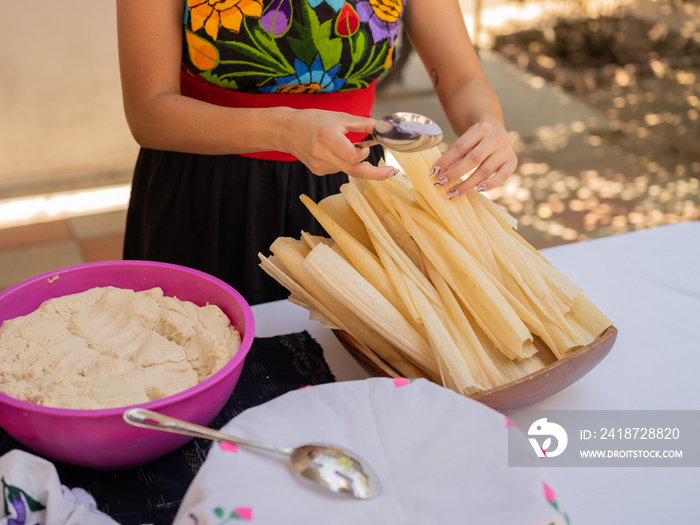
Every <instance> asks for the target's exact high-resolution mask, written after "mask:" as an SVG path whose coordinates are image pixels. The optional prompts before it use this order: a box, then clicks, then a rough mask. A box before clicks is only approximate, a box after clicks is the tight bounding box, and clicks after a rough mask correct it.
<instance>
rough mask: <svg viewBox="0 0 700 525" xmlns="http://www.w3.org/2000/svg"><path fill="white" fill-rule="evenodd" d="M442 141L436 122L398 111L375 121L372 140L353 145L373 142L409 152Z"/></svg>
mask: <svg viewBox="0 0 700 525" xmlns="http://www.w3.org/2000/svg"><path fill="white" fill-rule="evenodd" d="M440 142H442V130H441V129H440V126H438V125H437V123H436V122H434V121H433V120H431V119H429V118H428V117H425V116H423V115H419V114H417V113H408V112H399V113H392V114H391V115H387V116H386V117H383V118H381V119H379V120H378V121H377V123H376V124H375V126H374V130H373V131H372V140H363V141H361V142H357V143H355V146H357V147H360V148H366V147H368V146H372V145H374V144H381V145H382V146H384V147H386V148H388V149H390V150H394V151H402V152H406V153H411V152H415V151H423V150H426V149H430V148H432V147H433V146H437V145H438V144H440Z"/></svg>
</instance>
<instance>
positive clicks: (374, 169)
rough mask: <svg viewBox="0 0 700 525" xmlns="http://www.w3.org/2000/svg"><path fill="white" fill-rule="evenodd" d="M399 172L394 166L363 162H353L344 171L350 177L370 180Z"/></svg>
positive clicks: (391, 175) (386, 177) (387, 176)
mask: <svg viewBox="0 0 700 525" xmlns="http://www.w3.org/2000/svg"><path fill="white" fill-rule="evenodd" d="M398 172H399V170H397V169H396V168H392V167H391V166H382V167H378V166H374V165H372V164H368V163H366V162H363V163H361V164H354V165H353V166H351V167H350V168H349V169H348V170H346V171H345V173H347V174H348V175H349V176H350V177H355V178H358V179H371V180H384V179H388V178H389V177H393V176H394V175H396V174H397V173H398Z"/></svg>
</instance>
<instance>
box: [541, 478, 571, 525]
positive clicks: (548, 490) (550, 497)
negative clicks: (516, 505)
mask: <svg viewBox="0 0 700 525" xmlns="http://www.w3.org/2000/svg"><path fill="white" fill-rule="evenodd" d="M542 488H544V497H545V498H547V501H548V502H549V504H550V505H551V506H552V507H554V510H556V511H557V512H558V513H559V515H560V516H561V517H562V518H564V521H565V522H566V523H567V524H568V523H571V522H570V520H569V515H568V514H567V513H566V512H563V511H562V509H560V508H559V503H557V496H556V495H555V494H554V490H552V487H550V486H549V485H548V484H547V483H546V482H544V481H543V482H542Z"/></svg>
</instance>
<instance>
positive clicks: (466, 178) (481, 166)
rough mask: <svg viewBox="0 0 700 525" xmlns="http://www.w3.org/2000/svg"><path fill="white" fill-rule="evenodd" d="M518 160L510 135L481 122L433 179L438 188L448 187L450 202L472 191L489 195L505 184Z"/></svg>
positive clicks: (436, 167)
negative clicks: (489, 191) (486, 192)
mask: <svg viewBox="0 0 700 525" xmlns="http://www.w3.org/2000/svg"><path fill="white" fill-rule="evenodd" d="M517 164H518V160H517V157H516V156H515V153H514V151H513V145H512V140H511V138H510V137H509V136H508V134H507V133H506V132H505V131H504V130H502V129H499V128H496V127H494V126H493V125H491V124H489V123H486V122H480V123H478V124H475V125H474V126H472V127H471V128H469V130H467V132H466V133H465V134H464V135H462V136H461V137H459V139H457V140H456V141H455V142H454V143H453V144H452V145H451V146H450V147H449V148H448V149H447V151H446V152H445V153H444V154H443V155H442V156H441V157H440V158H439V159H438V160H437V161H436V162H435V164H434V165H433V169H432V171H431V173H430V176H431V177H433V178H434V179H435V185H436V186H446V187H448V188H449V191H448V192H447V193H446V197H447V198H448V199H454V198H457V197H459V196H462V195H464V194H466V193H468V192H470V191H474V190H476V191H488V190H490V189H493V188H495V187H496V186H498V185H500V184H503V182H505V181H506V180H507V179H508V177H510V176H511V175H512V174H513V172H514V171H515V168H516V167H517Z"/></svg>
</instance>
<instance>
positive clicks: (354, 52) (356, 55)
mask: <svg viewBox="0 0 700 525" xmlns="http://www.w3.org/2000/svg"><path fill="white" fill-rule="evenodd" d="M367 43H368V39H367V33H365V32H364V31H358V32H356V33H355V34H354V35H353V36H352V37H350V38H349V39H348V45H349V46H350V55H351V56H352V61H351V62H350V66H349V68H348V70H347V71H346V73H345V78H346V79H347V78H352V72H353V71H354V69H355V65H356V64H359V63H360V61H361V60H362V57H363V56H365V54H366V53H367Z"/></svg>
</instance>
